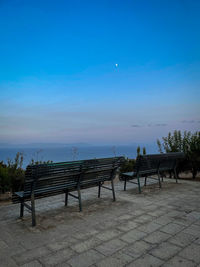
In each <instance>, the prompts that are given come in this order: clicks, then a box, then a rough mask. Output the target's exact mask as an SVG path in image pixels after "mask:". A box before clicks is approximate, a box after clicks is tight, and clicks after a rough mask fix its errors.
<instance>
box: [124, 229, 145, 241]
mask: <svg viewBox="0 0 200 267" xmlns="http://www.w3.org/2000/svg"><path fill="white" fill-rule="evenodd" d="M146 235H147V234H146V233H144V232H142V231H139V230H138V229H133V230H130V231H129V232H127V233H126V234H124V235H122V236H121V237H120V239H121V240H123V241H125V242H128V243H133V242H135V241H136V240H139V239H142V238H143V237H145V236H146Z"/></svg>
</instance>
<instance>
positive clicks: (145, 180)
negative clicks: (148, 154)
mask: <svg viewBox="0 0 200 267" xmlns="http://www.w3.org/2000/svg"><path fill="white" fill-rule="evenodd" d="M146 185H147V177H145V179H144V186H146Z"/></svg>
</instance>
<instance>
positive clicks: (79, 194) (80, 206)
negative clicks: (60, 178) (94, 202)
mask: <svg viewBox="0 0 200 267" xmlns="http://www.w3.org/2000/svg"><path fill="white" fill-rule="evenodd" d="M78 201H79V211H82V203H81V190H80V188H78Z"/></svg>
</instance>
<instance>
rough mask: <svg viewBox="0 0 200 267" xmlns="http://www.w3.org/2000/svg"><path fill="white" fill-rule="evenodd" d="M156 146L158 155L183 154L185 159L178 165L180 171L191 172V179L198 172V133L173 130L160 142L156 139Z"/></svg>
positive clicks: (199, 142)
mask: <svg viewBox="0 0 200 267" xmlns="http://www.w3.org/2000/svg"><path fill="white" fill-rule="evenodd" d="M157 145H158V149H159V152H160V153H163V151H164V152H166V153H168V152H183V153H184V154H185V156H186V159H185V161H184V162H182V164H181V165H180V169H181V171H184V170H188V169H189V170H191V172H192V175H193V178H195V177H196V175H197V172H198V171H200V132H198V131H197V132H195V133H191V132H190V131H184V132H183V133H181V131H177V130H175V131H174V132H173V133H170V132H169V133H168V136H167V137H162V142H161V141H160V140H159V139H158V140H157Z"/></svg>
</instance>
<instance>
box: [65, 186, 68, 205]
mask: <svg viewBox="0 0 200 267" xmlns="http://www.w3.org/2000/svg"><path fill="white" fill-rule="evenodd" d="M67 204H68V190H67V192H66V193H65V206H67Z"/></svg>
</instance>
